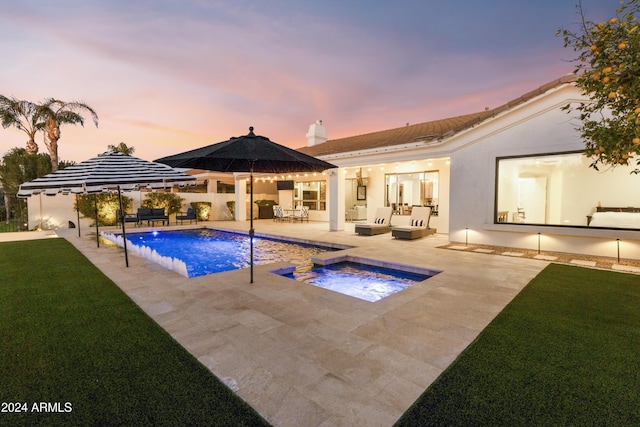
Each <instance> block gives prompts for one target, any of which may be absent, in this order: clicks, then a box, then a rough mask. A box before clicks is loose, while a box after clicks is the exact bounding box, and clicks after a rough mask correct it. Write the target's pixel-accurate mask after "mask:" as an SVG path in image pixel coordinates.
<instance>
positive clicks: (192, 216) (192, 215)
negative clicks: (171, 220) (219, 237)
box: [176, 208, 198, 225]
mask: <svg viewBox="0 0 640 427" xmlns="http://www.w3.org/2000/svg"><path fill="white" fill-rule="evenodd" d="M187 220H189V224H191V221H195V222H196V224H197V223H198V217H197V216H196V211H194V210H193V208H187V211H186V212H180V214H179V215H176V224H178V221H180V225H182V223H183V221H187Z"/></svg>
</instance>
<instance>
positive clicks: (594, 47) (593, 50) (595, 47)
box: [589, 44, 598, 52]
mask: <svg viewBox="0 0 640 427" xmlns="http://www.w3.org/2000/svg"><path fill="white" fill-rule="evenodd" d="M589 49H591V52H595V51H596V50H597V49H598V46H596V45H595V44H594V45H593V46H591V47H590V48H589Z"/></svg>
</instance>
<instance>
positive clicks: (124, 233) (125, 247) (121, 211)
mask: <svg viewBox="0 0 640 427" xmlns="http://www.w3.org/2000/svg"><path fill="white" fill-rule="evenodd" d="M118 200H119V201H120V215H122V217H121V218H120V223H121V224H122V239H123V240H124V263H125V264H126V266H127V267H129V254H127V232H126V231H125V229H124V208H123V206H122V193H121V192H120V186H119V185H118Z"/></svg>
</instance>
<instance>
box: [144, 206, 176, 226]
mask: <svg viewBox="0 0 640 427" xmlns="http://www.w3.org/2000/svg"><path fill="white" fill-rule="evenodd" d="M142 221H147V225H149V224H153V223H155V222H156V221H162V225H164V223H165V221H166V223H167V224H169V217H168V216H167V215H165V214H164V208H138V222H139V223H142Z"/></svg>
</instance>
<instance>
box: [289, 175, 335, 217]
mask: <svg viewBox="0 0 640 427" xmlns="http://www.w3.org/2000/svg"><path fill="white" fill-rule="evenodd" d="M293 201H294V203H295V205H296V206H298V205H303V206H306V207H308V208H309V210H311V211H324V210H327V183H326V182H325V181H311V182H296V183H295V186H294V195H293Z"/></svg>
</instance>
